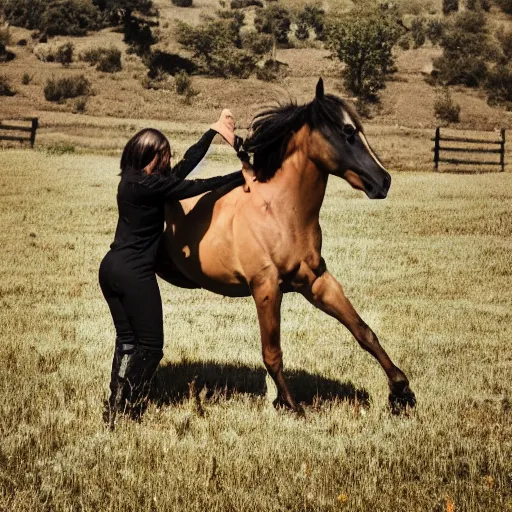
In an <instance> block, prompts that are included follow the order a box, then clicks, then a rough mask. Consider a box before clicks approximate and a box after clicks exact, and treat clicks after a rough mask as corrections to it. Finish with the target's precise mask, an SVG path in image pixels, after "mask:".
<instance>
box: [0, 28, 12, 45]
mask: <svg viewBox="0 0 512 512" xmlns="http://www.w3.org/2000/svg"><path fill="white" fill-rule="evenodd" d="M0 44H3V45H4V46H9V45H10V44H11V32H10V30H9V27H8V26H4V27H0Z"/></svg>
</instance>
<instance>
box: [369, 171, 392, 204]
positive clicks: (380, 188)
mask: <svg viewBox="0 0 512 512" xmlns="http://www.w3.org/2000/svg"><path fill="white" fill-rule="evenodd" d="M362 180H363V183H364V191H365V192H366V195H367V196H368V197H369V198H370V199H386V197H387V195H388V191H389V188H390V187H391V176H390V175H389V173H387V172H386V173H385V174H384V177H383V180H382V183H381V184H380V185H378V184H376V183H375V182H372V181H370V180H368V179H365V178H364V177H363V178H362Z"/></svg>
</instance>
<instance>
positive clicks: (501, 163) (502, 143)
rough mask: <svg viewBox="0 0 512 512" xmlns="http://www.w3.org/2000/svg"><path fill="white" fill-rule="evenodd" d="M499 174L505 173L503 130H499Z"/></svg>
mask: <svg viewBox="0 0 512 512" xmlns="http://www.w3.org/2000/svg"><path fill="white" fill-rule="evenodd" d="M500 165H501V172H504V171H505V128H502V129H501V153H500Z"/></svg>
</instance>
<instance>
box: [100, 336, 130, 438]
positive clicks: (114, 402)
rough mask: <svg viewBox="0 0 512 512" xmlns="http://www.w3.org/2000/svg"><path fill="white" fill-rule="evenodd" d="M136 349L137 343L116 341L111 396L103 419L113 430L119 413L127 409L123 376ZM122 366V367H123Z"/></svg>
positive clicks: (111, 375) (105, 404)
mask: <svg viewBox="0 0 512 512" xmlns="http://www.w3.org/2000/svg"><path fill="white" fill-rule="evenodd" d="M134 351H135V345H131V344H123V343H116V348H115V350H114V357H113V358H112V369H111V371H110V396H109V398H108V400H106V401H105V403H104V410H103V421H104V422H105V423H106V424H107V425H108V426H109V427H110V428H111V429H112V430H113V429H114V425H115V420H116V415H117V413H118V412H119V413H121V414H123V413H124V412H125V409H126V398H127V397H126V390H125V386H124V383H123V377H124V374H125V372H126V366H127V365H128V360H129V358H130V357H131V355H132V354H133V352H134ZM121 366H122V368H121Z"/></svg>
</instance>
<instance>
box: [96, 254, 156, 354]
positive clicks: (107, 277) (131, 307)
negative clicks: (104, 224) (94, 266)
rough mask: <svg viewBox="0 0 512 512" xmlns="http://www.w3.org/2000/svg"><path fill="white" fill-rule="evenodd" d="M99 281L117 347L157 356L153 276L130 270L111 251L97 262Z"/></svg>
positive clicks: (154, 276)
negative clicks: (140, 350)
mask: <svg viewBox="0 0 512 512" xmlns="http://www.w3.org/2000/svg"><path fill="white" fill-rule="evenodd" d="M99 281H100V286H101V291H102V292H103V296H104V297H105V300H106V301H107V303H108V307H109V308H110V313H111V314H112V319H113V320H114V325H115V328H116V345H117V348H118V349H119V350H121V352H130V351H132V350H133V349H134V348H135V347H137V346H140V347H141V348H144V349H146V350H149V351H151V352H160V353H161V351H162V348H163V345H164V326H163V314H162V299H161V297H160V289H159V288H158V283H157V280H156V275H155V273H154V272H152V271H150V270H149V271H147V270H145V271H137V270H134V269H133V268H131V267H130V266H129V265H128V264H126V263H125V261H124V258H123V257H121V256H120V255H119V254H117V253H116V252H112V251H111V252H109V253H107V255H106V256H105V258H103V261H102V262H101V265H100V271H99Z"/></svg>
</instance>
